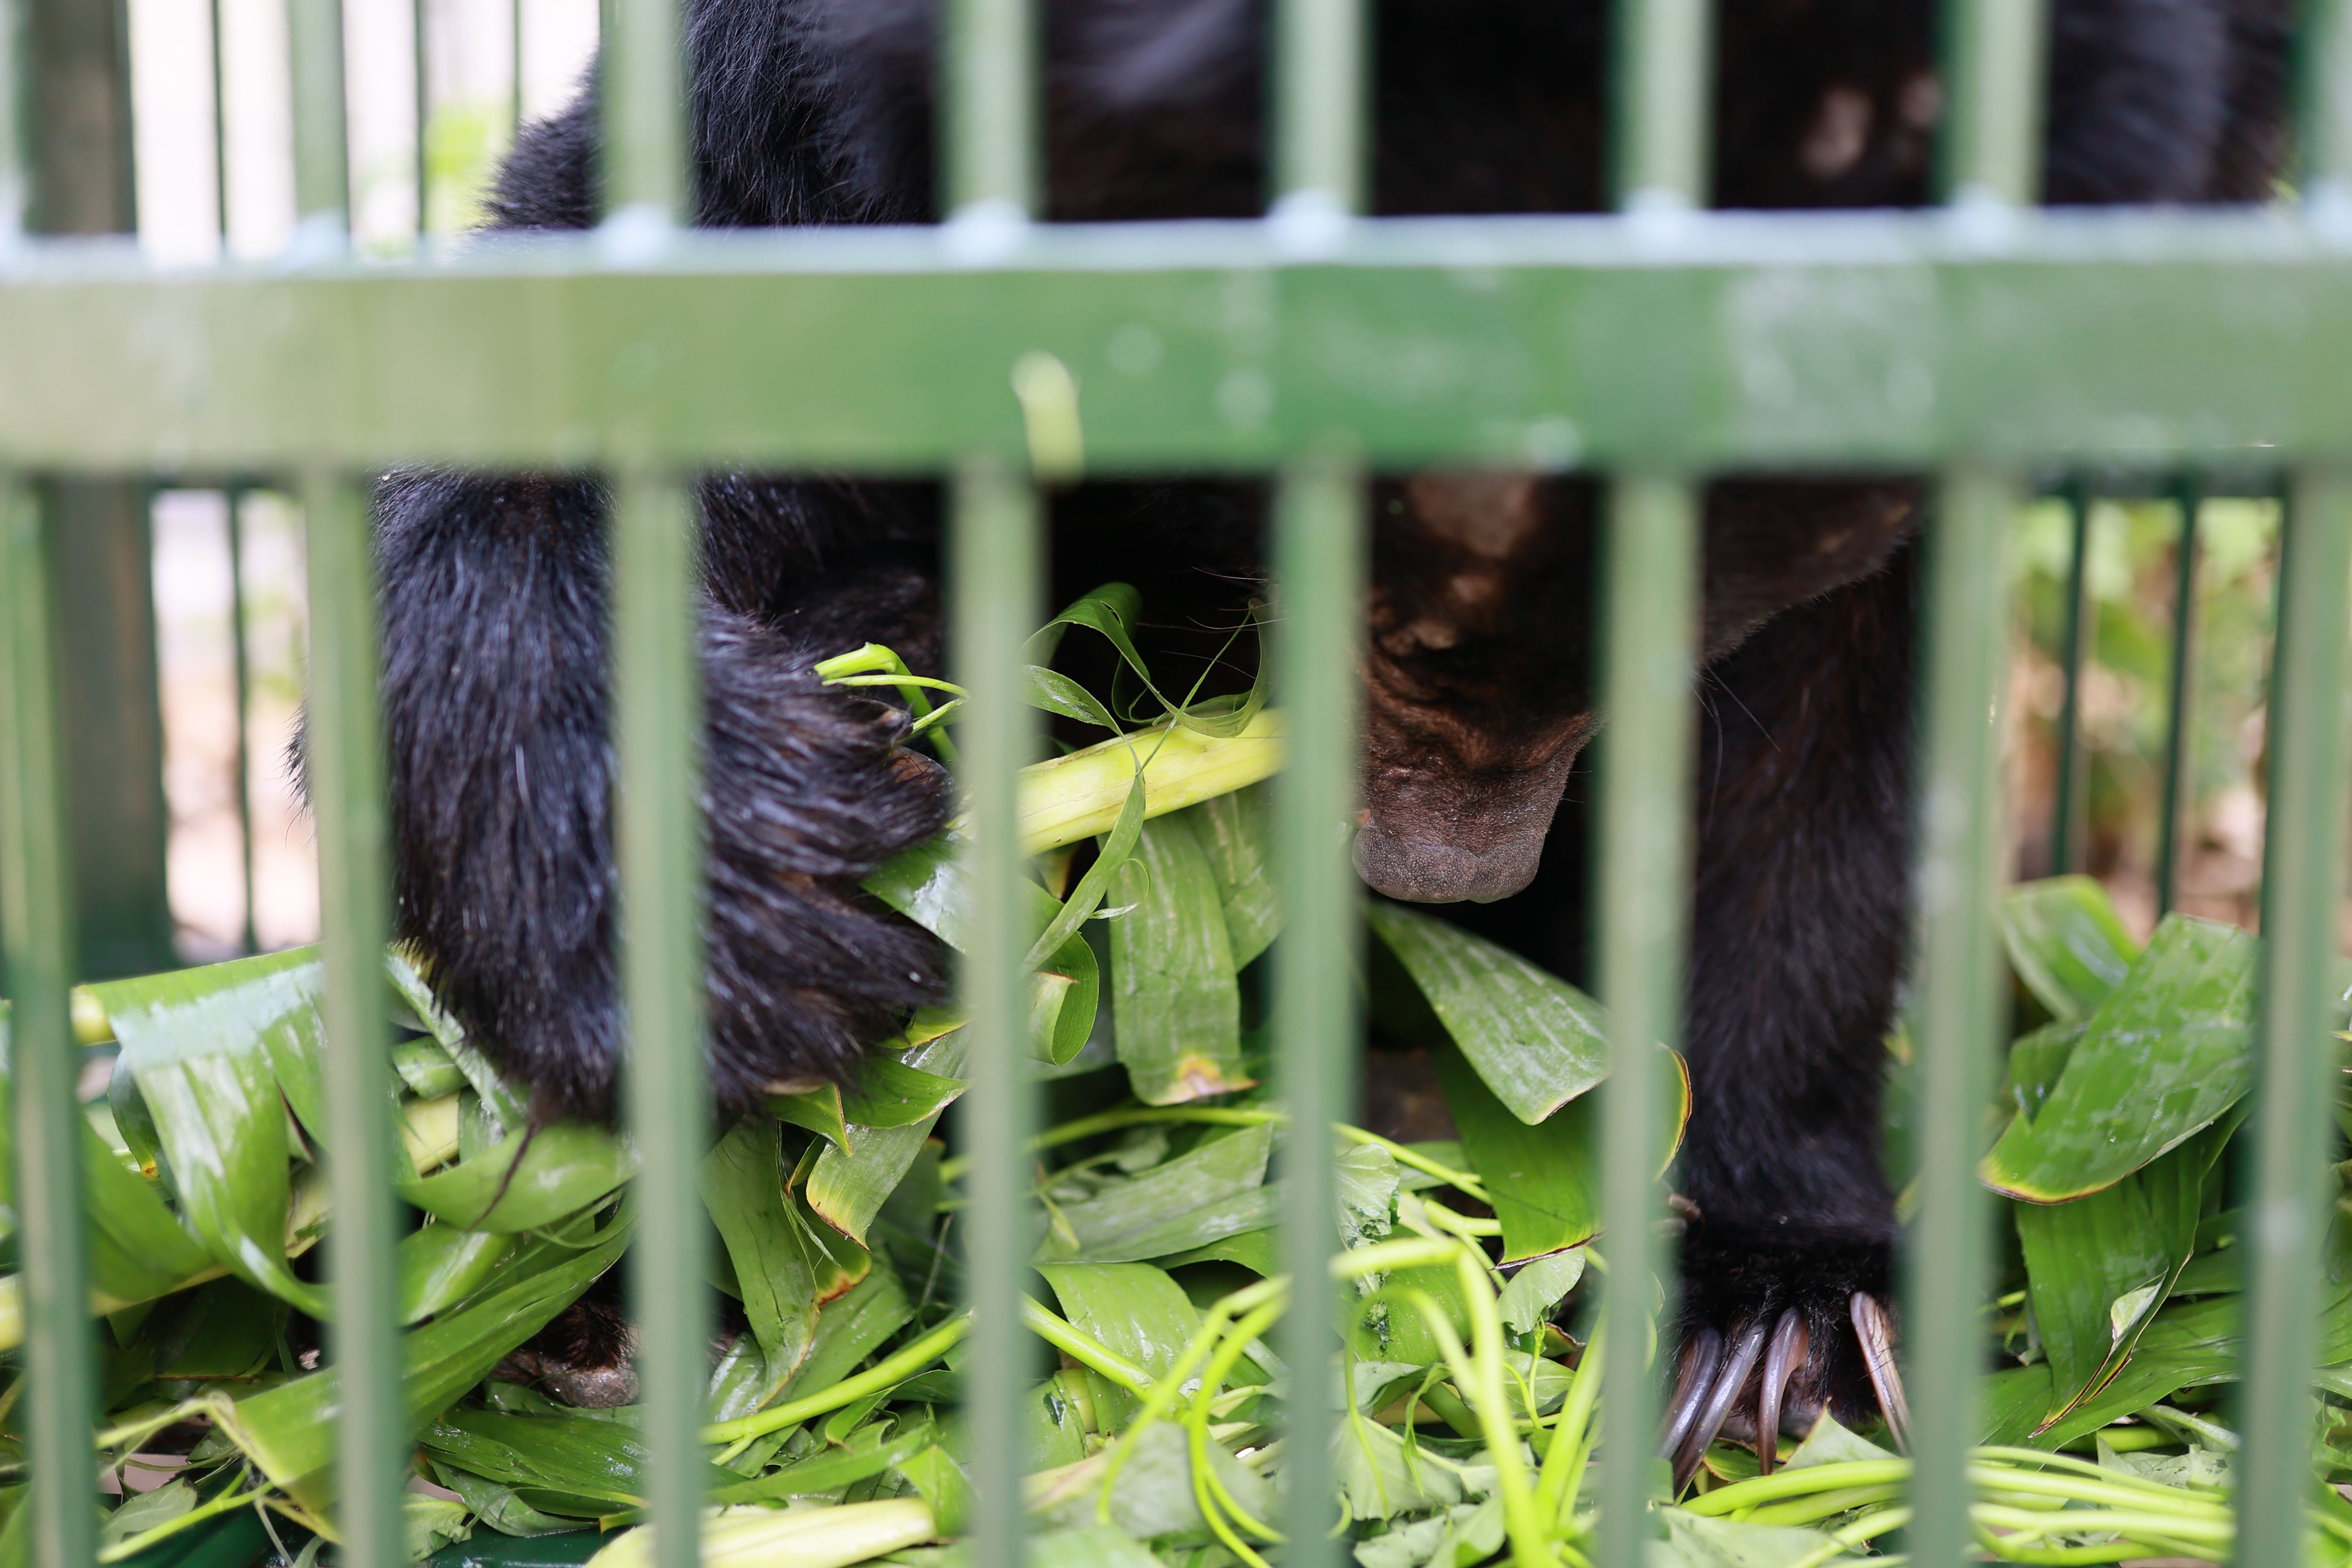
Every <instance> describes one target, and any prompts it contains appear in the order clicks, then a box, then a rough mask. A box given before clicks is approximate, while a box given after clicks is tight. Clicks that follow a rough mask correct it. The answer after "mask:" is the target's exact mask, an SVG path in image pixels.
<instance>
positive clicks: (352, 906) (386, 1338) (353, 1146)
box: [302, 472, 410, 1568]
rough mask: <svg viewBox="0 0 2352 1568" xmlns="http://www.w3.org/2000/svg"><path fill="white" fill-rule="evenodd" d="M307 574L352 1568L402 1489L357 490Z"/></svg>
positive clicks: (327, 525)
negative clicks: (311, 610) (385, 1178)
mask: <svg viewBox="0 0 2352 1568" xmlns="http://www.w3.org/2000/svg"><path fill="white" fill-rule="evenodd" d="M302 501H303V511H304V513H305V524H306V527H305V531H304V538H305V542H306V544H307V547H308V554H309V564H310V604H311V605H312V606H313V612H312V615H311V618H310V627H311V630H310V721H309V726H308V730H307V732H306V736H305V742H306V745H307V747H308V757H307V762H308V765H309V768H310V778H311V780H312V783H313V804H312V811H313V813H314V814H315V816H316V818H317V821H318V830H319V905H320V941H321V947H322V950H323V952H324V955H325V959H326V965H327V995H326V1004H325V1008H324V1017H325V1022H326V1041H325V1056H326V1068H327V1070H326V1074H325V1078H326V1101H327V1133H328V1138H329V1145H328V1164H327V1176H328V1181H329V1183H330V1184H331V1185H330V1193H331V1197H332V1199H333V1202H334V1205H335V1224H334V1234H333V1235H332V1236H331V1237H330V1238H329V1241H328V1255H327V1256H328V1269H329V1272H328V1279H329V1286H330V1289H331V1298H330V1300H331V1304H332V1306H333V1308H334V1314H335V1316H334V1321H333V1323H332V1324H331V1325H330V1329H329V1343H328V1348H329V1350H330V1352H331V1353H332V1355H333V1358H334V1365H335V1368H336V1376H337V1378H338V1379H339V1393H340V1402H341V1422H340V1424H339V1427H338V1438H339V1442H338V1447H337V1450H336V1466H337V1484H336V1524H337V1526H338V1527H339V1530H340V1531H341V1536H342V1542H341V1556H342V1557H343V1559H344V1560H345V1561H347V1562H349V1563H352V1564H353V1565H354V1568H394V1565H395V1564H397V1563H399V1562H400V1561H401V1559H402V1556H403V1551H402V1536H401V1511H400V1510H401V1501H400V1495H401V1493H400V1489H401V1485H402V1482H403V1481H404V1479H406V1475H407V1469H408V1453H409V1447H410V1444H409V1430H408V1413H407V1411H406V1410H405V1408H404V1406H403V1404H402V1400H403V1397H404V1394H403V1389H402V1383H401V1358H400V1316H399V1311H400V1270H399V1267H398V1265H397V1264H396V1262H395V1261H394V1251H393V1248H394V1244H395V1242H396V1240H397V1233H396V1230H395V1228H394V1204H393V1196H392V1194H391V1193H390V1192H389V1191H388V1190H386V1184H385V1180H384V1177H385V1174H386V1173H388V1172H390V1171H391V1170H392V1169H393V1149H394V1143H393V1137H392V1103H393V1075H392V1058H391V1046H392V1032H391V1030H390V1028H389V1027H388V1026H386V1023H385V1020H384V1007H383V943H384V938H385V935H386V934H387V933H386V927H387V924H388V921H389V916H390V913H391V902H390V896H389V892H388V889H387V887H386V883H385V867H386V864H387V861H386V851H387V848H388V845H389V837H390V836H389V833H388V831H387V823H386V811H385V805H384V796H383V722H382V720H381V718H380V717H379V708H378V703H377V692H376V687H377V680H378V678H379V674H380V671H381V669H382V664H381V661H380V660H379V658H378V657H377V652H376V631H375V627H376V615H375V605H376V600H375V581H374V574H373V560H374V551H373V548H372V547H371V545H370V542H369V529H368V510H367V496H366V492H365V491H364V490H363V489H361V487H360V485H359V484H358V483H357V482H356V481H355V480H354V479H352V478H351V477H350V476H349V475H345V474H341V473H335V472H326V473H320V474H314V475H312V476H310V478H309V479H307V480H306V481H305V482H304V485H303V489H302Z"/></svg>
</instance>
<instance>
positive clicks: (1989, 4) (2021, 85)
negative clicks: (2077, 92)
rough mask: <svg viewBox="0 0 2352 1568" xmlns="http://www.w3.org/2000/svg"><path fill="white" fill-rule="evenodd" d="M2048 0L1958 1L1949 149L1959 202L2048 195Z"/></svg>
mask: <svg viewBox="0 0 2352 1568" xmlns="http://www.w3.org/2000/svg"><path fill="white" fill-rule="evenodd" d="M2045 5H2046V0H1952V4H1951V5H1950V7H1949V9H1948V13H1947V15H1946V19H1945V37H1944V60H1945V67H1946V70H1947V73H1948V80H1949V81H1950V82H1951V84H1952V92H1951V99H1950V102H1951V106H1952V107H1951V113H1950V118H1949V120H1948V121H1947V124H1946V129H1945V132H1944V140H1943V143H1942V146H1941V147H1940V148H1939V149H1938V153H1939V154H1940V159H1941V163H1942V165H1943V175H1944V185H1945V189H1946V191H1947V192H1948V196H1949V199H1950V200H1952V201H1953V202H1955V203H1969V204H1974V203H1982V202H1997V203H2000V204H2003V205H2010V206H2025V205H2030V204H2032V202H2034V201H2036V200H2038V199H2039V198H2040V196H2041V193H2042V53H2043V42H2044V34H2045V33H2046V31H2047V29H2048V25H2049V24H2048V16H2047V11H2046V9H2045Z"/></svg>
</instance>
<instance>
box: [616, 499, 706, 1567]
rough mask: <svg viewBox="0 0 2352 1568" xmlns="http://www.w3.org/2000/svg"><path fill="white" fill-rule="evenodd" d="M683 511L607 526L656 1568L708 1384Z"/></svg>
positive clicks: (696, 1504) (636, 1285)
mask: <svg viewBox="0 0 2352 1568" xmlns="http://www.w3.org/2000/svg"><path fill="white" fill-rule="evenodd" d="M696 559H697V541H696V530H695V514H694V503H693V500H692V497H691V495H690V494H689V493H688V489H686V487H685V486H683V485H681V484H679V483H678V482H677V480H676V479H672V478H670V477H668V476H667V475H657V474H649V473H643V472H638V473H629V474H625V475H623V476H622V478H621V480H620V483H619V485H618V486H617V487H616V498H615V505H614V520H613V647H614V672H613V679H614V697H615V701H614V718H615V729H616V731H617V732H618V740H619V749H620V762H621V799H620V810H619V813H618V816H617V822H616V826H617V829H618V832H617V838H618V846H617V847H618V848H619V851H620V855H619V860H620V868H621V907H622V924H623V943H622V957H621V979H622V987H623V994H624V995H625V998H626V1000H627V1004H628V1013H629V1064H628V1085H627V1098H628V1115H629V1130H630V1131H631V1133H632V1134H633V1135H634V1136H635V1139H636V1143H637V1152H638V1156H639V1159H640V1160H641V1161H642V1167H641V1170H640V1173H639V1174H638V1177H637V1197H638V1202H639V1203H640V1204H641V1205H643V1208H644V1213H645V1215H646V1221H647V1223H646V1224H645V1225H643V1226H639V1227H638V1229H637V1233H636V1237H635V1241H634V1242H633V1243H632V1245H631V1247H630V1259H631V1263H632V1267H633V1268H634V1272H633V1274H632V1276H631V1278H630V1295H631V1299H632V1300H633V1302H634V1303H635V1308H636V1311H637V1315H638V1321H639V1323H640V1325H641V1327H640V1331H639V1338H638V1342H637V1384H638V1387H639V1389H640V1391H641V1397H642V1401H643V1407H644V1412H645V1416H644V1419H645V1435H646V1449H647V1451H648V1452H649V1453H650V1454H651V1455H652V1466H653V1479H652V1484H651V1485H650V1486H649V1487H648V1488H647V1497H648V1500H650V1502H651V1504H652V1508H651V1513H652V1516H653V1521H654V1563H655V1568H693V1565H694V1563H696V1562H697V1561H698V1556H699V1547H700V1529H701V1526H700V1519H701V1512H702V1489H701V1475H702V1471H703V1468H705V1459H704V1454H703V1449H702V1444H701V1438H700V1436H699V1429H700V1426H701V1423H702V1404H703V1394H704V1391H705V1388H706V1385H707V1384H708V1383H709V1374H710V1369H709V1352H708V1349H707V1347H708V1346H709V1342H710V1325H709V1322H708V1321H706V1320H707V1318H708V1313H707V1311H706V1307H707V1303H706V1301H705V1300H704V1286H703V1279H704V1278H705V1268H704V1263H705V1259H704V1257H703V1254H704V1250H705V1245H706V1244H705V1231H706V1228H707V1227H706V1226H704V1225H703V1224H702V1222H701V1217H700V1214H701V1198H700V1194H699V1191H698V1184H697V1174H698V1166H699V1163H700V1162H701V1159H702V1154H703V1151H704V1148H705V1146H706V1145H707V1144H708V1143H709V1136H708V1134H709V1100H708V1093H707V1090H706V1089H705V1087H704V1072H703V1060H702V1050H703V1047H702V1030H703V976H702V884H703V871H702V867H703V848H702V824H701V817H700V813H699V810H698V805H697V795H698V789H699V779H700V775H701V766H700V759H701V755H702V702H701V685H702V679H701V669H700V666H699V660H698V655H697V643H696V631H695V610H694V605H695V585H696Z"/></svg>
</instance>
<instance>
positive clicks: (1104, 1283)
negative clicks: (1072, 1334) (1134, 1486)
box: [1037, 1263, 1201, 1431]
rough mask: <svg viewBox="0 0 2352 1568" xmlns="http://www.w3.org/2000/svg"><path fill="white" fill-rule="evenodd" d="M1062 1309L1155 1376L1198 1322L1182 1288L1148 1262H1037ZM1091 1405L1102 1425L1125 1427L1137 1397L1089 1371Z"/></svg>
mask: <svg viewBox="0 0 2352 1568" xmlns="http://www.w3.org/2000/svg"><path fill="white" fill-rule="evenodd" d="M1037 1272H1038V1273H1040V1274H1043V1275H1044V1276H1045V1282H1046V1283H1047V1284H1048V1285H1051V1286H1052V1287H1053V1288H1054V1294H1055V1297H1056V1298H1057V1299H1058V1300H1060V1302H1061V1305H1062V1315H1063V1316H1064V1317H1066V1318H1067V1319H1068V1320H1069V1321H1071V1322H1072V1323H1073V1324H1075V1325H1076V1327H1077V1329H1078V1330H1079V1331H1080V1332H1082V1333H1087V1334H1090V1335H1092V1336H1093V1337H1094V1338H1095V1339H1097V1340H1099V1341H1100V1342H1102V1343H1104V1344H1105V1345H1108V1346H1109V1347H1110V1348H1111V1349H1112V1350H1114V1351H1116V1352H1118V1353H1119V1354H1120V1355H1122V1356H1124V1357H1126V1358H1127V1359H1128V1360H1129V1362H1131V1363H1134V1364H1135V1365H1137V1366H1139V1367H1141V1368H1143V1369H1144V1370H1145V1371H1146V1372H1149V1373H1151V1375H1152V1376H1154V1377H1159V1376H1161V1375H1163V1374H1165V1373H1167V1371H1168V1370H1169V1369H1170V1368H1171V1367H1172V1366H1174V1365H1175V1364H1176V1358H1177V1356H1178V1355H1179V1354H1181V1352H1182V1351H1183V1349H1184V1347H1185V1345H1186V1344H1188V1343H1189V1342H1191V1341H1192V1336H1193V1334H1194V1333H1195V1332H1197V1331H1199V1329H1200V1327H1201V1313H1200V1310H1198V1309H1197V1308H1195V1307H1194V1306H1193V1305H1192V1299H1191V1298H1190V1297H1188V1296H1186V1295H1185V1294H1184V1291H1183V1288H1182V1287H1181V1286H1180V1285H1178V1284H1177V1283H1176V1281H1175V1280H1173V1279H1170V1278H1169V1277H1168V1275H1167V1274H1166V1273H1165V1272H1164V1271H1162V1270H1160V1269H1158V1268H1152V1267H1151V1266H1150V1264H1148V1263H1041V1264H1039V1265H1038V1266H1037ZM1088 1376H1089V1378H1090V1379H1091V1382H1092V1385H1093V1392H1094V1399H1095V1408H1096V1410H1097V1412H1098V1413H1099V1414H1100V1425H1101V1426H1102V1427H1103V1428H1104V1429H1105V1430H1107V1431H1118V1430H1121V1429H1123V1428H1125V1427H1126V1426H1127V1425H1128V1423H1129V1421H1131V1420H1133V1419H1134V1417H1135V1415H1136V1413H1137V1412H1138V1411H1139V1410H1140V1409H1141V1408H1142V1402H1141V1401H1140V1400H1139V1399H1137V1398H1136V1396H1135V1395H1134V1394H1130V1393H1129V1392H1128V1391H1127V1390H1126V1389H1124V1388H1120V1387H1118V1386H1117V1385H1115V1384H1111V1383H1109V1382H1108V1381H1107V1380H1106V1379H1103V1378H1100V1377H1096V1376H1094V1374H1092V1373H1089V1374H1088Z"/></svg>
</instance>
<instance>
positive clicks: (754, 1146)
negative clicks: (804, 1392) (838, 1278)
mask: <svg viewBox="0 0 2352 1568" xmlns="http://www.w3.org/2000/svg"><path fill="white" fill-rule="evenodd" d="M701 1185H702V1202H703V1206H704V1207H706V1208H707V1209H709V1211H710V1218H711V1222H712V1223H713V1224H714V1225H716V1226H718V1227H719V1239H720V1241H721V1242H722V1243H724V1244H725V1246H726V1248H727V1257H728V1259H729V1261H730V1262H731V1263H733V1265H734V1266H735V1279H736V1282H737V1284H738V1285H739V1286H740V1289H741V1293H742V1301H743V1316H744V1318H745V1319H746V1320H747V1321H749V1322H750V1323H751V1333H752V1335H753V1337H754V1338H756V1339H757V1340H758V1341H759V1343H760V1351H761V1354H762V1355H763V1356H764V1357H765V1358H766V1361H767V1382H768V1383H770V1384H773V1385H775V1386H777V1387H781V1386H782V1384H783V1383H784V1382H785V1380H786V1379H788V1378H790V1377H791V1376H792V1374H793V1370H794V1369H795V1368H797V1367H798V1366H799V1365H800V1363H801V1359H802V1358H803V1356H805V1355H807V1354H808V1349H809V1344H810V1342H811V1341H812V1340H813V1339H814V1337H815V1334H816V1316H817V1295H816V1276H815V1271H814V1267H813V1265H812V1264H811V1261H810V1258H809V1252H808V1245H807V1242H806V1240H805V1239H804V1237H803V1234H802V1231H801V1226H800V1222H799V1219H798V1217H797V1216H796V1215H793V1212H792V1209H793V1199H792V1196H791V1194H788V1193H786V1192H785V1191H784V1168H783V1163H782V1149H781V1148H780V1146H779V1145H778V1142H777V1130H776V1124H775V1123H774V1122H773V1121H769V1120H768V1119H767V1118H766V1117H764V1116H757V1115H754V1116H747V1117H745V1118H743V1119H742V1120H741V1121H738V1122H737V1123H736V1124H735V1125H734V1127H733V1128H731V1129H730V1131H728V1134H727V1136H726V1137H724V1138H722V1139H720V1140H719V1144H718V1146H717V1147H716V1148H714V1149H712V1150H711V1151H710V1152H709V1154H708V1155H706V1156H705V1157H704V1158H703V1162H702V1170H701Z"/></svg>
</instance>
